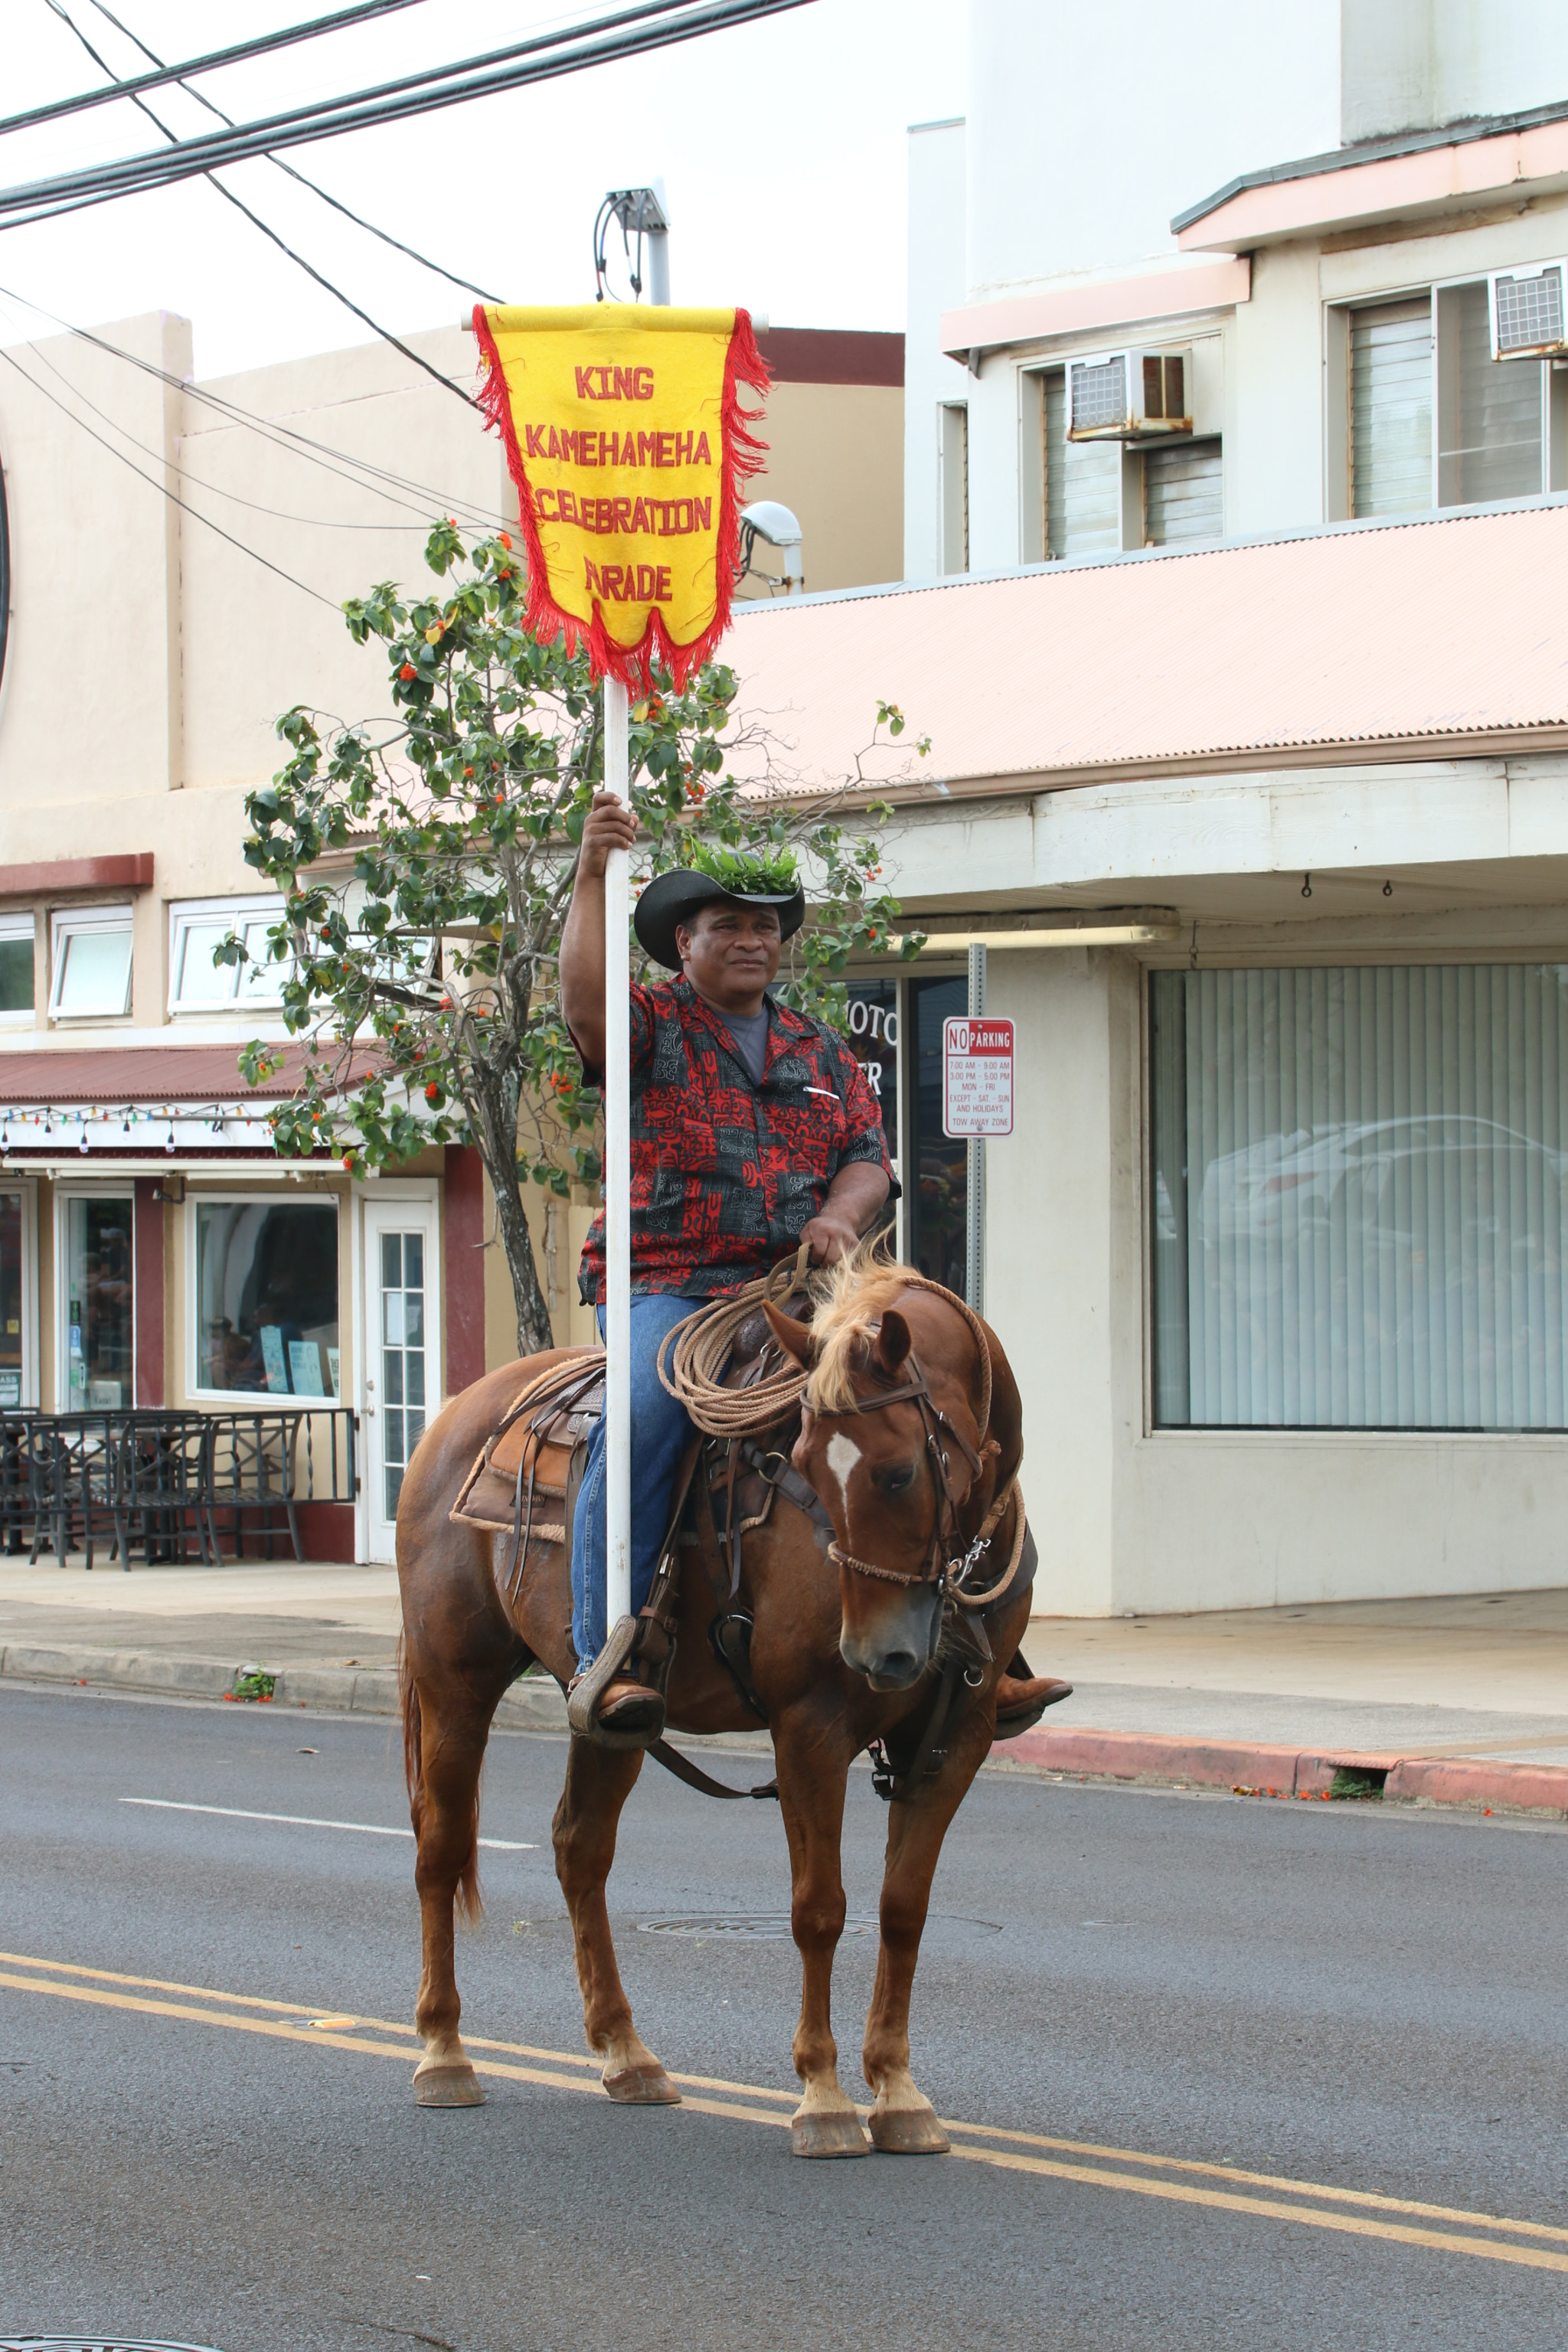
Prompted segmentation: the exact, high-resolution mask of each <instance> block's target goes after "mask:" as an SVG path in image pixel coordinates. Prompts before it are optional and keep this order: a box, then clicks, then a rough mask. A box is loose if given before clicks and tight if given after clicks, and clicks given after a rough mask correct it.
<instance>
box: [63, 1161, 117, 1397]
mask: <svg viewBox="0 0 1568 2352" xmlns="http://www.w3.org/2000/svg"><path fill="white" fill-rule="evenodd" d="M64 1205H65V1244H66V1265H65V1275H66V1281H65V1309H66V1328H65V1339H66V1378H65V1382H64V1387H65V1410H66V1411H67V1412H120V1411H121V1410H122V1409H123V1408H125V1407H127V1406H129V1405H130V1404H131V1403H132V1370H133V1365H134V1360H135V1357H134V1349H135V1336H134V1322H133V1315H132V1259H131V1216H132V1209H131V1202H130V1200H129V1199H128V1198H126V1199H110V1198H105V1197H103V1196H102V1195H99V1194H94V1195H91V1196H89V1197H86V1198H84V1197H82V1196H81V1195H79V1194H74V1195H72V1196H70V1197H69V1198H68V1199H67V1201H66V1202H65V1204H64Z"/></svg>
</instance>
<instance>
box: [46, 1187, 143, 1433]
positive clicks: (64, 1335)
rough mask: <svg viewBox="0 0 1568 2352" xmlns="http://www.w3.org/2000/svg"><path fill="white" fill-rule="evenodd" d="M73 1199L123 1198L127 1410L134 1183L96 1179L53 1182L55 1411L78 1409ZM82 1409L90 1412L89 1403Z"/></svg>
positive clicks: (133, 1393)
mask: <svg viewBox="0 0 1568 2352" xmlns="http://www.w3.org/2000/svg"><path fill="white" fill-rule="evenodd" d="M73 1201H123V1202H124V1203H125V1209H126V1216H127V1221H128V1223H129V1224H130V1227H131V1394H130V1396H129V1397H128V1398H127V1400H126V1402H125V1404H124V1405H123V1406H122V1407H121V1411H122V1412H128V1411H130V1410H131V1408H132V1407H133V1406H134V1404H135V1402H136V1187H135V1185H134V1183H127V1182H121V1183H116V1182H114V1181H100V1182H98V1183H96V1184H95V1183H90V1182H89V1183H79V1182H70V1183H67V1182H64V1181H61V1182H59V1183H57V1184H56V1186H55V1263H54V1285H55V1384H54V1385H55V1411H56V1412H75V1411H77V1410H78V1408H77V1407H75V1406H73V1405H72V1403H71V1397H70V1281H69V1265H68V1255H69V1224H70V1219H69V1211H70V1204H71V1202H73ZM82 1409H83V1410H85V1411H87V1412H91V1411H92V1410H93V1408H92V1407H91V1406H90V1405H89V1406H86V1407H84V1408H82Z"/></svg>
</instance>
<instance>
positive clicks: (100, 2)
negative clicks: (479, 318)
mask: <svg viewBox="0 0 1568 2352" xmlns="http://www.w3.org/2000/svg"><path fill="white" fill-rule="evenodd" d="M92 5H93V6H94V7H95V8H96V9H97V10H98V13H99V15H100V16H104V17H107V18H108V20H109V22H110V24H111V25H112V26H113V27H114V29H115V31H116V32H117V33H123V35H124V36H125V38H126V39H127V40H128V41H130V42H131V43H132V45H133V46H134V47H136V48H139V49H140V50H141V52H142V56H143V57H144V58H152V59H153V64H154V65H156V64H158V63H159V59H158V58H157V57H156V55H155V54H154V52H153V50H152V49H150V48H149V47H147V44H146V42H145V41H144V40H142V38H141V37H140V35H139V34H136V33H133V32H132V29H131V27H130V26H129V25H126V24H122V23H121V19H120V18H119V17H118V16H116V15H115V14H114V12H113V10H112V9H110V8H106V7H105V5H104V0H92ZM388 5H396V6H398V7H411V6H413V5H416V0H388ZM330 21H331V20H328V19H324V20H323V22H330ZM71 29H72V31H73V32H77V27H76V26H72V27H71ZM77 37H78V38H79V39H80V38H81V36H80V34H79V32H78V33H77ZM82 47H84V48H87V47H88V44H87V43H86V42H85V41H83V42H82ZM94 54H96V53H95V52H93V51H92V50H90V49H89V56H90V55H94ZM104 71H105V73H107V72H108V71H109V68H108V67H107V66H105V67H104ZM174 79H179V80H180V88H181V89H183V90H184V92H185V95H186V96H187V98H194V99H195V100H196V103H197V104H198V105H199V106H205V108H206V110H207V111H208V113H209V114H216V116H217V119H218V121H220V122H224V123H226V124H227V125H228V127H229V129H230V130H233V128H234V117H233V115H232V114H226V113H225V112H224V110H223V109H222V107H221V106H215V105H214V103H213V101H212V100H211V99H210V98H208V96H207V94H206V92H205V90H200V89H191V87H190V85H189V83H188V82H186V81H184V80H183V79H180V76H179V71H178V69H177V68H176V69H175V74H174ZM120 88H121V90H123V91H125V92H126V93H127V94H132V85H131V84H130V83H128V82H123V81H122V82H121V84H120ZM142 111H143V112H144V113H145V112H147V110H146V109H145V108H143V109H142ZM150 119H151V120H152V121H157V117H156V116H155V115H153V116H152V117H151V118H150ZM158 128H159V129H160V131H165V126H164V125H163V123H161V122H160V123H158ZM4 129H5V125H4V123H0V130H4ZM165 135H166V136H168V137H173V135H174V134H173V133H172V132H169V131H165ZM267 160H268V163H273V164H275V165H276V166H277V168H278V170H279V172H286V173H288V175H289V179H291V180H297V181H298V182H299V184H300V186H301V187H302V188H309V189H310V194H312V195H313V196H320V198H321V202H322V203H323V204H324V205H331V208H332V210H333V211H334V212H335V213H342V216H343V218H344V219H345V220H351V221H353V225H354V226H355V228H363V230H364V231H365V232H366V234H367V235H368V236H375V237H379V238H380V239H381V242H382V244H383V245H390V246H391V247H393V249H394V251H395V252H397V253H402V254H405V255H406V256H407V257H408V259H409V260H410V261H416V262H417V263H418V264H419V267H420V268H421V269H428V270H429V271H430V272H431V274H432V276H433V277H436V278H445V279H446V281H447V285H448V286H460V287H461V288H462V289H463V291H464V292H465V293H466V294H477V295H478V296H479V299H480V301H481V302H499V301H500V299H501V298H500V295H499V294H491V293H489V292H488V291H487V290H486V289H485V288H484V287H482V286H476V285H475V283H474V281H473V279H472V278H459V277H458V274H457V271H456V270H454V269H446V268H443V267H442V265H441V264H440V262H438V261H432V260H431V258H430V257H429V255H428V254H427V253H416V251H415V249H414V247H412V246H411V245H405V244H404V242H403V239H402V238H401V237H400V236H393V234H392V232H391V230H390V229H384V228H377V226H376V225H375V223H374V221H367V220H366V219H365V217H364V215H363V213H356V212H355V211H354V210H353V207H352V206H351V205H345V204H344V202H343V201H342V197H341V196H334V195H333V194H331V192H330V190H328V189H326V188H323V187H322V186H321V183H320V182H319V181H317V180H312V179H309V178H307V176H306V174H305V173H303V172H300V171H297V170H296V169H295V167H294V165H293V164H292V163H285V162H284V161H283V158H282V156H281V155H268V159H267ZM269 233H270V232H269ZM284 249H285V251H287V249H288V248H287V247H285V248H284ZM290 258H291V259H296V260H297V259H298V258H299V257H298V255H293V256H290ZM300 266H301V268H309V264H308V263H301V265H300ZM321 282H322V284H323V285H324V284H325V283H326V280H325V279H324V278H323V279H322V281H321ZM329 290H331V291H334V292H335V291H336V289H335V288H334V289H329Z"/></svg>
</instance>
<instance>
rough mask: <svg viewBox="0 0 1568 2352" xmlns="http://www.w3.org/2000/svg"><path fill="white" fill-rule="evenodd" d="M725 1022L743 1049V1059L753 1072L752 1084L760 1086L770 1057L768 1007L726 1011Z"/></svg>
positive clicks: (748, 1068) (751, 1072) (737, 1043)
mask: <svg viewBox="0 0 1568 2352" xmlns="http://www.w3.org/2000/svg"><path fill="white" fill-rule="evenodd" d="M723 1019H724V1024H725V1026H726V1028H727V1029H728V1030H729V1032H730V1034H731V1037H733V1039H734V1040H735V1043H736V1045H738V1046H739V1047H740V1049H741V1059H742V1062H744V1064H745V1066H746V1068H747V1070H748V1071H749V1072H750V1074H751V1079H752V1085H753V1086H754V1087H760V1086H761V1085H762V1083H763V1070H764V1069H765V1068H766V1066H767V1059H768V1008H767V1006H766V1005H765V1004H764V1005H763V1009H762V1011H761V1012H760V1013H725V1014H724V1016H723Z"/></svg>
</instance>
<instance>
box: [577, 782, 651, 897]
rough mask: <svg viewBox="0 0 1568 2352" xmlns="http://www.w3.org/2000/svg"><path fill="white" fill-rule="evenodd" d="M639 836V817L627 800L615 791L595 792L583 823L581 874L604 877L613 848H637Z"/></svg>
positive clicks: (592, 878)
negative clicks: (629, 806)
mask: <svg viewBox="0 0 1568 2352" xmlns="http://www.w3.org/2000/svg"><path fill="white" fill-rule="evenodd" d="M636 847H637V819H636V817H634V816H633V814H632V813H631V811H630V809H629V808H628V807H627V806H626V803H625V801H622V800H617V799H616V795H615V793H595V794H594V802H593V806H592V807H591V808H590V809H589V811H588V814H587V816H586V817H585V818H584V823H583V842H582V846H581V848H580V850H579V852H578V856H577V872H578V875H579V877H580V878H581V879H583V880H584V881H594V882H598V881H602V880H603V879H604V875H605V866H606V864H607V862H608V860H609V855H610V852H611V850H612V849H635V848H636Z"/></svg>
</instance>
